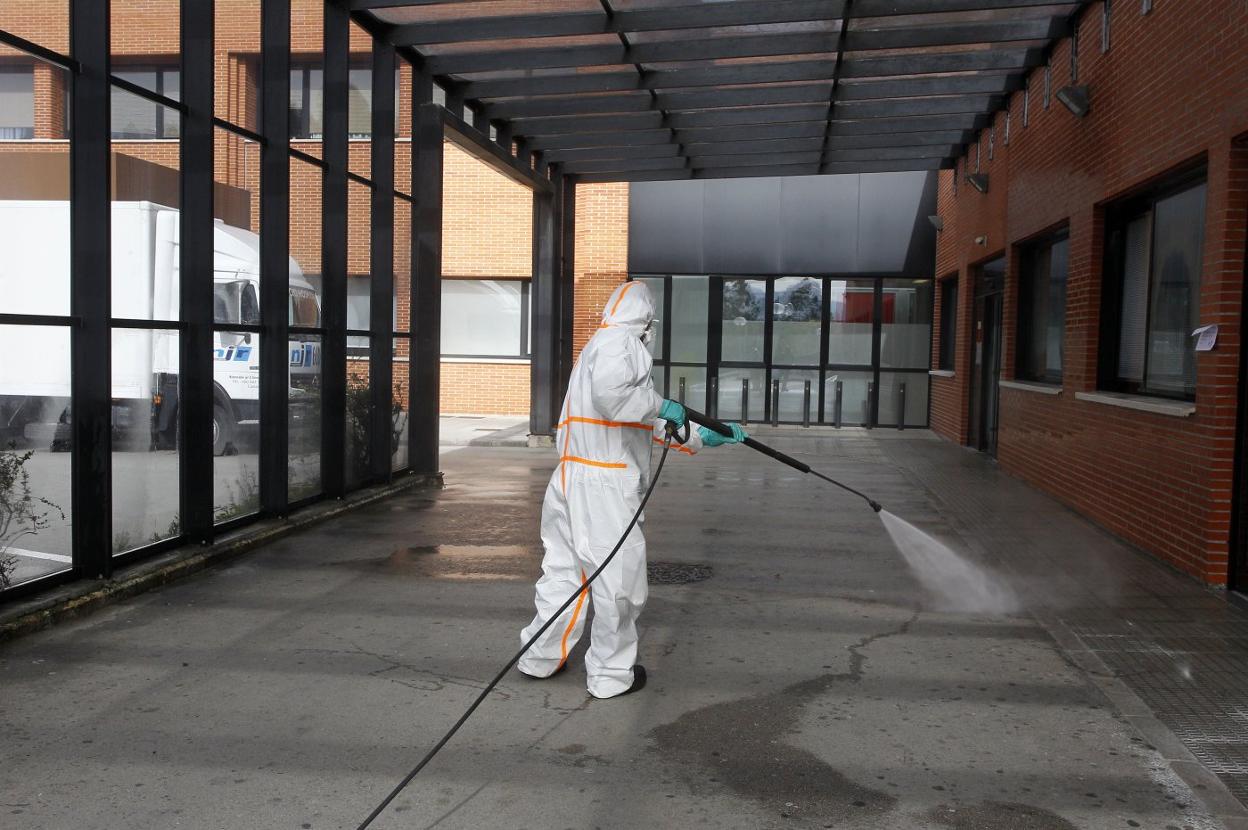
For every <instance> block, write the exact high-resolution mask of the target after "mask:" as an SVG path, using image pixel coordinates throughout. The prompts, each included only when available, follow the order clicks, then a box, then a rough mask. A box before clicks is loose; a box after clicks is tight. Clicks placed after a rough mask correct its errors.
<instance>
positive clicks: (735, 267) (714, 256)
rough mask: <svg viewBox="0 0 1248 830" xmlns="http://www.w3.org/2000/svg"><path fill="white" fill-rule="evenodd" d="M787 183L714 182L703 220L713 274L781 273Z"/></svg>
mask: <svg viewBox="0 0 1248 830" xmlns="http://www.w3.org/2000/svg"><path fill="white" fill-rule="evenodd" d="M781 181H782V180H781V179H775V178H769V179H735V180H734V179H708V180H706V181H705V182H704V183H703V184H704V186H705V188H706V189H705V191H704V195H705V200H706V201H705V204H704V207H703V211H702V215H703V217H704V224H703V226H702V241H703V245H704V248H703V254H702V260H703V263H704V264H705V266H706V270H707V271H708V272H711V273H733V274H774V273H777V272H778V271H779V270H780V183H781Z"/></svg>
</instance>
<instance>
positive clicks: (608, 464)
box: [559, 455, 628, 470]
mask: <svg viewBox="0 0 1248 830" xmlns="http://www.w3.org/2000/svg"><path fill="white" fill-rule="evenodd" d="M559 460H560V461H571V462H572V463H573V464H585V465H587V466H590V467H602V468H603V469H607V470H627V469H628V465H627V464H620V463H617V462H614V461H594V460H592V459H589V458H578V457H577V456H575V455H565V456H563V457H562V458H560V459H559Z"/></svg>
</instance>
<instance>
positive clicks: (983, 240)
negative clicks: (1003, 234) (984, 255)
mask: <svg viewBox="0 0 1248 830" xmlns="http://www.w3.org/2000/svg"><path fill="white" fill-rule="evenodd" d="M975 244H976V245H987V244H988V237H987V236H977V237H975Z"/></svg>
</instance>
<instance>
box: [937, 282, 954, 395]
mask: <svg viewBox="0 0 1248 830" xmlns="http://www.w3.org/2000/svg"><path fill="white" fill-rule="evenodd" d="M957 347H958V278H957V277H950V278H948V279H945V280H942V281H941V283H940V367H939V368H941V369H942V370H944V371H946V372H952V371H953V366H954V361H955V359H956V355H957V351H956V350H957Z"/></svg>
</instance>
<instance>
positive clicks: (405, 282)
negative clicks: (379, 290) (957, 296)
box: [394, 199, 412, 333]
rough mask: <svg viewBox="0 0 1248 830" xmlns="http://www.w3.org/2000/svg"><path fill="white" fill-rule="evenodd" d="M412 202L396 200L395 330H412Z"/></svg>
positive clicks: (408, 331)
mask: <svg viewBox="0 0 1248 830" xmlns="http://www.w3.org/2000/svg"><path fill="white" fill-rule="evenodd" d="M411 303H412V204H411V202H408V201H405V200H403V199H395V200H394V330H395V332H406V333H410V332H411V330H412V314H411V307H412V306H411Z"/></svg>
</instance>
